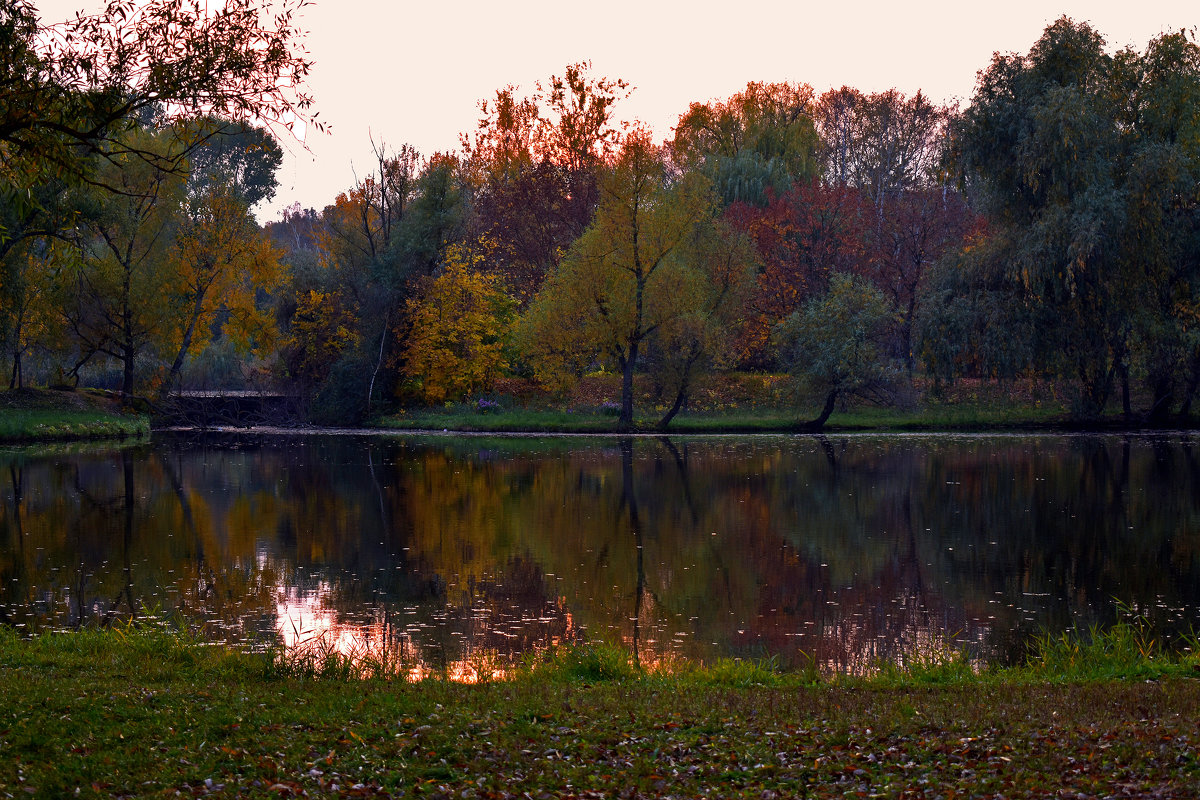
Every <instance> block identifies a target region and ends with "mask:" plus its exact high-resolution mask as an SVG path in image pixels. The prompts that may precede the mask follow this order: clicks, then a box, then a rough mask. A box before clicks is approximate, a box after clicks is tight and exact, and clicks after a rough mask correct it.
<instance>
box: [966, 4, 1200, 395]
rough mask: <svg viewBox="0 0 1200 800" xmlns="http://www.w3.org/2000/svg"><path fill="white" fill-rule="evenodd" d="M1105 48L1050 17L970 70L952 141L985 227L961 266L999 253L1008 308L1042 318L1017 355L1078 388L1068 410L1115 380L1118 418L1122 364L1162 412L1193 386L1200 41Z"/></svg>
mask: <svg viewBox="0 0 1200 800" xmlns="http://www.w3.org/2000/svg"><path fill="white" fill-rule="evenodd" d="M1105 45H1106V43H1105V40H1104V38H1103V37H1102V36H1101V35H1100V34H1099V33H1098V32H1096V31H1095V30H1093V29H1092V28H1091V27H1089V26H1088V25H1086V24H1083V23H1076V22H1073V21H1072V20H1070V19H1067V18H1065V17H1064V18H1062V19H1059V20H1058V21H1057V22H1055V23H1054V24H1052V25H1050V26H1049V27H1048V28H1047V29H1046V30H1045V32H1044V33H1043V35H1042V37H1041V38H1040V39H1039V40H1038V41H1037V42H1036V43H1035V44H1034V46H1033V47H1032V48H1031V49H1030V51H1029V53H1028V54H1026V55H1005V56H1000V55H997V56H996V57H995V59H994V60H993V61H992V64H991V65H990V66H989V67H988V68H987V69H986V70H984V71H983V72H981V73H980V76H979V82H978V85H977V87H976V90H975V95H974V97H973V98H972V102H971V105H970V107H969V108H967V109H966V111H965V112H964V113H963V114H962V116H961V117H960V118H959V119H958V120H956V121H955V122H954V124H953V125H952V127H951V141H952V143H953V155H954V157H955V160H956V163H957V164H958V167H959V169H960V170H961V173H962V175H963V178H964V180H965V182H966V184H967V186H968V187H970V189H971V190H972V191H973V192H974V194H975V197H976V198H977V199H978V200H979V201H980V203H981V205H982V208H983V211H984V212H985V213H986V214H987V216H988V217H989V226H990V230H991V232H992V233H991V244H990V246H989V247H987V248H975V249H974V250H972V251H970V252H968V253H967V254H966V258H965V261H964V265H965V266H966V268H967V269H969V270H970V269H973V265H975V264H976V263H977V262H978V261H979V259H978V258H976V255H978V256H979V257H980V258H986V259H987V260H988V262H989V263H994V261H995V260H997V259H998V260H999V261H1000V262H1001V263H1002V264H1004V265H1005V267H1006V270H1007V275H1006V276H1005V277H1006V278H1007V280H1008V282H1009V284H1010V286H1011V287H1012V288H1011V291H1010V293H1009V297H1008V302H1010V303H1013V304H1015V305H1034V306H1040V307H1043V308H1044V309H1046V311H1047V313H1046V314H1044V315H1043V316H1044V318H1045V319H1047V320H1048V321H1049V324H1048V325H1046V326H1042V327H1039V329H1038V330H1037V331H1036V340H1035V342H1033V346H1032V348H1031V351H1032V352H1033V353H1034V355H1035V359H1036V365H1037V366H1038V367H1041V368H1043V369H1046V370H1049V371H1054V372H1059V373H1065V374H1067V375H1069V376H1071V377H1073V378H1075V379H1076V380H1077V381H1078V385H1079V387H1080V392H1079V402H1078V407H1077V410H1078V411H1079V412H1080V413H1082V414H1085V415H1093V414H1098V413H1100V412H1102V411H1103V409H1104V407H1105V405H1106V403H1107V400H1108V398H1109V396H1110V394H1111V392H1112V388H1113V386H1114V385H1115V382H1116V381H1118V380H1119V381H1120V382H1121V384H1122V385H1123V387H1124V389H1125V391H1124V398H1125V403H1124V404H1125V408H1126V410H1127V411H1128V410H1129V391H1128V386H1129V376H1130V373H1131V371H1136V372H1137V373H1138V374H1140V375H1141V376H1142V377H1144V379H1145V380H1146V381H1147V383H1148V385H1149V388H1150V389H1151V390H1152V392H1153V398H1152V407H1151V409H1150V415H1151V416H1152V417H1160V416H1161V415H1163V414H1165V413H1167V411H1168V409H1169V408H1170V407H1171V406H1172V405H1173V403H1174V402H1175V401H1176V400H1177V399H1179V398H1180V397H1190V396H1191V395H1192V394H1194V392H1195V391H1196V383H1197V378H1198V377H1200V372H1198V370H1200V358H1198V355H1200V349H1198V347H1197V344H1198V343H1197V341H1196V337H1195V335H1194V331H1195V329H1196V319H1197V314H1196V309H1197V307H1198V305H1197V296H1198V294H1197V290H1198V289H1200V280H1198V279H1200V273H1198V272H1197V267H1196V265H1197V263H1200V262H1198V259H1197V256H1198V255H1200V249H1198V246H1197V241H1200V238H1198V237H1197V233H1200V225H1198V223H1197V221H1196V219H1197V216H1196V211H1197V209H1198V208H1200V205H1198V204H1200V48H1197V46H1196V44H1195V42H1194V41H1192V40H1191V39H1190V38H1189V37H1188V36H1187V35H1186V34H1184V33H1172V34H1164V35H1162V36H1159V37H1157V38H1156V39H1154V40H1153V41H1152V42H1150V44H1149V46H1148V47H1147V49H1146V50H1145V51H1144V52H1142V53H1139V52H1137V51H1134V50H1122V51H1120V52H1118V53H1116V54H1115V55H1113V54H1109V53H1108V52H1107V50H1106V47H1105Z"/></svg>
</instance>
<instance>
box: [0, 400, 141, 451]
mask: <svg viewBox="0 0 1200 800" xmlns="http://www.w3.org/2000/svg"><path fill="white" fill-rule="evenodd" d="M149 434H150V419H149V418H148V417H147V416H145V415H144V414H132V413H126V412H124V411H122V410H121V408H120V407H119V404H118V402H117V401H116V400H114V399H112V398H110V397H108V396H106V395H104V394H101V393H92V392H86V391H74V392H65V391H51V390H46V389H18V390H15V391H14V390H8V391H0V442H32V441H60V440H69V439H121V438H127V437H140V436H148V435H149Z"/></svg>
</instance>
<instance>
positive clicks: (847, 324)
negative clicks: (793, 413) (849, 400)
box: [775, 272, 896, 430]
mask: <svg viewBox="0 0 1200 800" xmlns="http://www.w3.org/2000/svg"><path fill="white" fill-rule="evenodd" d="M892 316H893V314H892V311H891V309H890V308H889V307H888V302H887V298H886V297H884V295H883V293H882V292H880V291H879V290H878V289H876V288H875V287H873V286H872V285H871V284H869V283H867V282H866V281H864V280H863V279H861V278H857V277H854V276H852V275H849V274H847V273H844V272H840V273H837V274H835V275H833V276H832V277H831V278H830V279H829V289H828V291H827V292H826V293H825V294H823V295H821V296H818V297H814V298H812V299H811V300H809V301H808V302H807V303H805V304H804V306H803V308H801V309H800V310H799V311H797V312H796V313H794V314H792V315H791V316H790V317H788V318H787V319H786V320H784V321H783V322H782V323H780V325H779V327H778V328H777V329H776V333H775V336H776V342H777V345H778V347H779V351H780V357H781V361H782V362H783V363H784V364H785V365H786V366H787V368H788V371H789V372H791V373H792V374H793V375H795V376H796V377H798V378H799V379H800V380H801V382H802V385H804V386H805V387H806V388H808V389H810V390H812V391H814V392H817V393H819V394H820V395H822V396H823V398H824V405H823V407H822V408H821V412H820V413H819V414H818V415H817V417H816V418H815V419H813V420H812V421H811V422H809V423H807V424H806V426H805V427H806V428H808V429H810V430H820V429H821V428H823V427H824V426H825V423H826V421H828V419H829V417H830V415H831V414H832V413H833V410H834V408H835V407H836V405H837V401H838V399H839V398H842V397H844V396H846V395H852V394H857V395H860V396H867V397H871V398H872V399H877V398H878V397H879V396H880V395H881V393H883V392H885V391H886V390H887V389H888V387H889V386H890V384H891V383H892V381H893V378H894V375H895V373H896V369H895V365H894V364H893V363H892V361H891V359H889V358H888V356H887V348H886V341H885V340H886V335H887V331H888V327H889V325H890V323H891V321H892Z"/></svg>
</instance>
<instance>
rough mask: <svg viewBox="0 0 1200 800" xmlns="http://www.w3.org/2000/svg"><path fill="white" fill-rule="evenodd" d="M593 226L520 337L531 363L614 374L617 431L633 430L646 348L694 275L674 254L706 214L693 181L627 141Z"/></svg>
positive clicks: (677, 310) (647, 147)
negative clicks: (676, 176)
mask: <svg viewBox="0 0 1200 800" xmlns="http://www.w3.org/2000/svg"><path fill="white" fill-rule="evenodd" d="M600 198H601V199H600V204H599V206H598V208H597V210H596V216H595V219H594V220H593V222H592V224H591V226H589V227H588V229H587V231H585V232H584V234H583V236H581V237H580V238H579V239H578V240H577V241H576V242H575V243H574V245H572V247H571V250H570V251H569V252H568V254H567V257H566V258H565V259H564V261H563V263H562V265H561V266H560V267H559V269H557V270H556V271H555V272H554V273H552V275H551V277H550V278H549V279H548V280H547V282H546V284H545V285H544V286H543V287H542V290H541V291H540V292H539V293H538V295H537V297H536V299H535V300H534V302H533V304H532V306H531V307H530V309H529V311H528V312H527V314H526V317H525V320H524V325H523V327H524V330H523V332H522V334H521V338H522V341H523V342H524V344H525V349H526V352H527V353H528V355H529V357H530V358H531V359H532V360H533V361H535V362H537V363H538V364H539V368H540V369H541V370H543V371H545V370H550V371H554V370H556V369H557V370H559V371H561V370H563V369H565V368H568V367H570V366H572V365H577V364H578V363H580V360H581V359H582V360H586V359H588V358H591V357H595V356H600V357H603V358H605V359H607V360H609V361H610V362H611V363H612V364H613V365H614V366H616V368H617V369H618V370H619V371H620V373H621V413H620V418H619V425H620V426H621V427H622V428H623V429H626V430H627V429H629V428H630V427H632V425H633V377H634V373H635V371H636V370H637V368H638V365H639V358H640V356H641V354H642V352H643V347H644V346H645V344H646V343H647V341H648V339H649V338H650V337H651V336H652V335H654V334H655V332H656V331H658V330H659V328H660V327H662V326H663V325H664V324H665V323H667V322H669V321H671V320H674V319H676V318H678V317H679V316H681V314H683V313H684V311H685V309H684V308H682V307H681V305H680V301H682V300H683V299H685V298H686V297H687V296H688V293H687V292H686V291H683V289H682V286H683V284H684V283H686V281H687V280H688V278H689V273H690V270H691V269H692V268H693V265H692V264H690V263H689V262H688V261H687V260H686V259H685V258H683V257H682V255H683V253H682V249H683V248H682V247H681V245H682V244H683V243H684V242H685V240H686V239H687V237H688V236H689V235H690V234H691V232H692V230H693V229H694V227H695V225H696V224H697V223H698V222H699V221H700V220H702V219H703V218H705V217H706V216H707V215H708V214H709V213H710V211H711V203H712V200H711V192H710V187H709V185H708V183H707V181H705V180H704V179H703V177H702V176H700V175H699V174H696V173H691V174H687V175H684V176H683V177H682V178H681V179H680V180H679V181H678V182H673V181H671V180H669V178H668V171H667V168H666V163H665V159H664V157H663V154H662V152H661V151H660V149H659V148H657V147H655V146H654V145H653V144H652V143H651V141H650V138H649V135H648V134H647V133H645V132H643V131H636V132H634V133H633V134H631V135H630V136H629V137H628V138H627V139H626V140H625V142H624V143H623V145H622V148H621V152H620V154H619V156H618V158H617V160H616V163H615V164H614V165H613V167H612V168H611V169H610V170H607V171H606V172H605V173H604V174H603V175H602V178H601V181H600Z"/></svg>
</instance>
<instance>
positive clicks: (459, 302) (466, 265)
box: [402, 243, 515, 403]
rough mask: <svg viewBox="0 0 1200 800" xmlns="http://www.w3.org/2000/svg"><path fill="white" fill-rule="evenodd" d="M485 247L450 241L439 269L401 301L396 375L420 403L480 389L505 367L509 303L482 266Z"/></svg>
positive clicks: (511, 304) (512, 305) (495, 279)
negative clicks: (402, 335) (402, 337)
mask: <svg viewBox="0 0 1200 800" xmlns="http://www.w3.org/2000/svg"><path fill="white" fill-rule="evenodd" d="M487 249H488V247H487V244H486V243H483V246H482V247H476V248H474V249H472V248H469V247H467V246H465V245H451V246H450V247H449V248H447V250H446V255H445V257H444V259H443V265H442V270H441V272H440V274H438V275H437V277H435V278H433V279H432V280H431V281H429V282H428V284H427V285H426V287H425V290H424V291H423V292H422V293H420V294H418V295H417V296H415V297H412V298H410V299H409V301H408V303H407V306H406V311H407V313H406V314H405V316H406V318H407V319H406V324H407V328H408V337H407V344H406V345H405V348H404V352H403V359H404V363H403V368H402V374H403V375H404V377H405V378H407V379H408V381H410V382H411V385H412V386H413V388H414V389H415V390H416V392H417V393H418V394H419V395H420V396H421V398H422V399H423V400H424V401H425V402H426V403H441V402H444V401H446V400H451V399H458V398H462V397H465V396H467V395H469V394H471V393H473V392H478V391H486V390H487V389H489V388H491V386H492V385H493V383H494V382H495V380H496V378H497V377H499V375H500V373H501V371H502V370H503V369H505V367H506V366H507V363H506V361H505V358H504V343H505V341H506V339H507V337H508V333H509V330H510V328H511V327H512V319H513V309H514V308H515V303H514V301H513V300H512V298H510V297H509V296H508V295H507V294H506V293H505V291H504V287H503V284H502V283H501V281H500V278H499V277H498V276H496V275H494V274H490V273H487V272H485V271H483V269H482V267H481V265H482V264H483V262H484V261H485V260H486V259H487Z"/></svg>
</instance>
